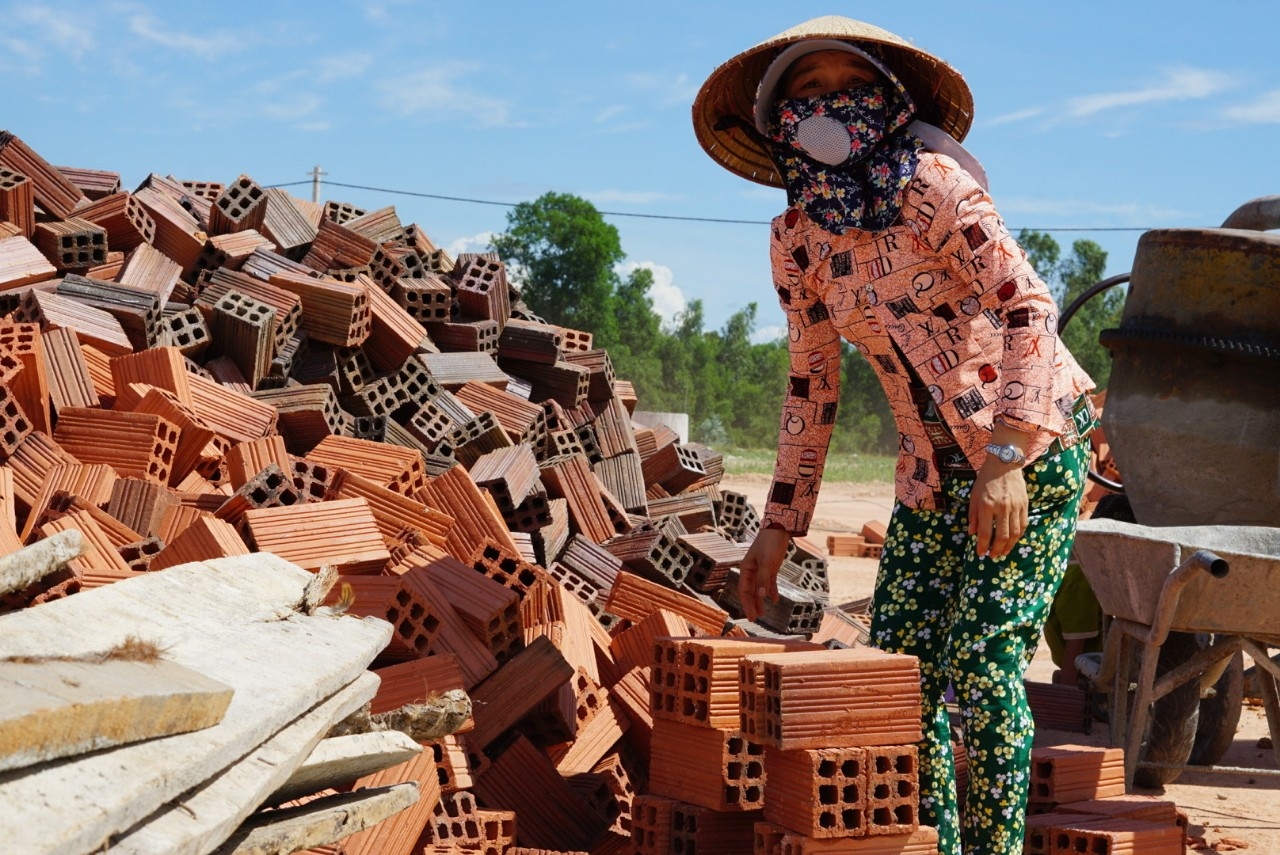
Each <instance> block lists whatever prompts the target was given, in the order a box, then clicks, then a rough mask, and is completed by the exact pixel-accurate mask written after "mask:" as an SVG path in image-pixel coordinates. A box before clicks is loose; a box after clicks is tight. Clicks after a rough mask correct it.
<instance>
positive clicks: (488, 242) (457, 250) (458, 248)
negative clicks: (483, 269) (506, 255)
mask: <svg viewBox="0 0 1280 855" xmlns="http://www.w3.org/2000/svg"><path fill="white" fill-rule="evenodd" d="M495 235H497V232H480V234H478V235H471V236H469V237H460V238H458V239H457V240H455V241H453V243H451V244H449V245H448V246H447V247H445V251H446V252H448V253H449V255H450V256H451V257H453V258H457V257H458V256H459V255H462V254H463V253H464V252H492V251H493V238H494V236H495Z"/></svg>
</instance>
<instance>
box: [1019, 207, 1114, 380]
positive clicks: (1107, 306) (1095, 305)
mask: <svg viewBox="0 0 1280 855" xmlns="http://www.w3.org/2000/svg"><path fill="white" fill-rule="evenodd" d="M1018 241H1019V243H1021V244H1022V246H1023V248H1024V249H1026V251H1027V256H1028V258H1029V259H1030V261H1031V263H1032V266H1034V267H1035V269H1036V272H1038V273H1039V274H1040V276H1041V278H1043V279H1044V280H1045V282H1046V283H1047V284H1048V285H1049V289H1050V290H1051V291H1052V292H1053V296H1054V299H1056V300H1057V301H1058V305H1059V307H1060V308H1062V309H1063V310H1066V308H1067V307H1068V306H1070V305H1071V303H1072V301H1074V300H1075V299H1076V298H1077V297H1079V296H1080V295H1081V294H1083V293H1084V292H1085V291H1087V290H1088V289H1089V288H1090V287H1091V286H1092V285H1093V284H1094V283H1096V282H1099V281H1100V280H1101V279H1102V278H1103V274H1104V273H1105V271H1106V269H1107V253H1106V251H1105V250H1104V249H1103V248H1102V247H1100V246H1099V245H1098V244H1096V243H1094V242H1093V241H1091V240H1078V241H1076V242H1075V243H1073V244H1072V245H1071V255H1070V256H1069V257H1067V258H1062V257H1061V255H1062V252H1061V249H1060V248H1059V247H1058V243H1057V241H1055V240H1054V239H1053V238H1052V237H1050V236H1049V235H1047V234H1045V233H1044V232H1028V231H1025V230H1024V231H1023V232H1021V233H1020V234H1019V235H1018ZM1124 295H1125V292H1124V289H1122V288H1118V287H1116V288H1109V289H1107V290H1106V291H1103V292H1102V293H1100V294H1097V295H1095V296H1094V297H1092V298H1090V299H1089V300H1087V301H1085V302H1084V303H1082V304H1081V305H1080V307H1079V308H1078V309H1077V310H1076V312H1075V314H1074V315H1073V316H1072V317H1071V318H1070V319H1069V321H1068V323H1067V326H1066V328H1065V329H1063V330H1062V331H1061V335H1062V341H1063V343H1064V344H1066V346H1067V349H1068V350H1070V351H1071V354H1072V356H1074V357H1075V358H1076V361H1077V362H1079V363H1080V367H1081V368H1083V369H1084V370H1085V371H1087V372H1088V373H1089V376H1090V377H1092V378H1093V381H1094V382H1095V383H1097V384H1098V388H1099V389H1104V388H1106V385H1107V380H1108V379H1109V378H1110V376H1111V355H1110V354H1109V353H1108V352H1107V350H1106V348H1104V347H1103V346H1102V344H1101V343H1100V342H1099V341H1098V335H1099V333H1101V332H1102V331H1103V330H1104V329H1110V328H1114V327H1118V326H1119V325H1120V315H1121V312H1122V311H1123V309H1124Z"/></svg>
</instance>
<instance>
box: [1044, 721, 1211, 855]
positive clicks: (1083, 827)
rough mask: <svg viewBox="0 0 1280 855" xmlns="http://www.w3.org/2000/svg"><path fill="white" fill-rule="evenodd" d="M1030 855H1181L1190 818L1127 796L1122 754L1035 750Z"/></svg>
mask: <svg viewBox="0 0 1280 855" xmlns="http://www.w3.org/2000/svg"><path fill="white" fill-rule="evenodd" d="M1027 812H1028V816H1027V833H1026V842H1025V844H1024V848H1023V851H1024V852H1025V853H1027V855H1058V853H1071V852H1090V853H1092V852H1098V853H1113V852H1114V853H1121V852H1124V853H1134V855H1139V853H1141V855H1182V853H1183V852H1185V851H1186V830H1187V820H1186V817H1185V816H1184V815H1183V814H1182V813H1181V812H1180V811H1179V810H1178V807H1177V805H1175V804H1174V803H1173V802H1171V801H1166V800H1163V799H1159V798H1156V797H1154V796H1142V795H1126V793H1125V787H1124V751H1123V750H1122V749H1120V748H1094V747H1091V746H1086V745H1060V746H1056V747H1053V748H1036V749H1033V750H1032V752H1031V798H1030V804H1029V806H1028V809H1027Z"/></svg>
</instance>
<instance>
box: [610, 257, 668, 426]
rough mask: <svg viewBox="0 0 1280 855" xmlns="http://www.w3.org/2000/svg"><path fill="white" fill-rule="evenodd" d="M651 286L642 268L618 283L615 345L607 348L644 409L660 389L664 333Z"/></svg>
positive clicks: (651, 280) (651, 277) (649, 273)
mask: <svg viewBox="0 0 1280 855" xmlns="http://www.w3.org/2000/svg"><path fill="white" fill-rule="evenodd" d="M652 287H653V271H652V270H649V269H648V268H645V267H637V268H636V269H634V270H632V271H631V273H630V274H628V275H627V278H626V279H624V280H623V281H622V283H621V284H620V285H619V286H618V291H617V295H616V297H615V299H614V301H613V303H614V309H615V314H616V317H617V321H618V346H617V348H616V349H615V350H610V351H609V357H610V358H611V359H612V360H613V367H614V370H615V371H616V372H617V375H618V376H619V377H622V378H625V379H627V380H630V381H631V382H632V384H633V385H634V386H635V389H636V396H637V397H638V398H639V400H640V401H642V402H644V405H645V408H646V409H651V408H652V402H653V401H654V400H655V399H656V398H657V397H658V395H659V393H660V390H661V388H662V360H661V357H660V356H659V353H660V344H661V341H662V338H663V336H664V335H666V334H665V333H664V332H663V331H662V319H661V318H660V317H658V313H657V312H655V311H654V310H653V299H652V298H651V297H650V296H649V289H650V288H652Z"/></svg>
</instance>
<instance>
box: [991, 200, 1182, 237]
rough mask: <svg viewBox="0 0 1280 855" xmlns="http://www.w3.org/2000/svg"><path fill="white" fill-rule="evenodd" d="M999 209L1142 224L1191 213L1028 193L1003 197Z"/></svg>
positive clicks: (1024, 213) (1034, 214)
mask: <svg viewBox="0 0 1280 855" xmlns="http://www.w3.org/2000/svg"><path fill="white" fill-rule="evenodd" d="M1000 211H1001V213H1003V214H1004V215H1005V216H1006V218H1008V216H1009V215H1010V214H1015V215H1018V216H1024V217H1025V216H1047V217H1091V218H1099V217H1106V218H1112V219H1114V220H1117V221H1120V222H1130V223H1138V224H1140V225H1150V224H1151V223H1153V222H1164V221H1169V220H1177V219H1185V218H1186V217H1187V216H1188V214H1187V212H1186V211H1179V210H1175V209H1172V208H1164V207H1160V206H1157V205H1149V204H1142V203H1138V202H1124V203H1112V204H1105V203H1100V202H1088V201H1081V200H1079V199H1041V198H1035V197H1028V196H1023V197H1017V196H1008V197H1002V198H1001V201H1000ZM1050 225H1053V224H1050ZM1021 227H1022V226H1019V225H1018V224H1017V223H1013V224H1011V225H1010V228H1013V229H1017V228H1021Z"/></svg>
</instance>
